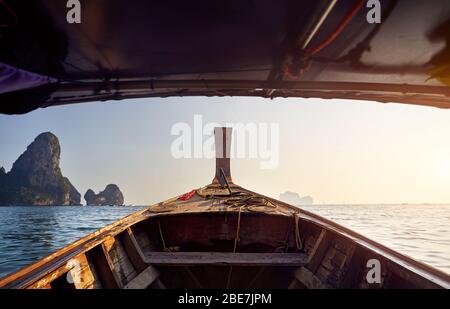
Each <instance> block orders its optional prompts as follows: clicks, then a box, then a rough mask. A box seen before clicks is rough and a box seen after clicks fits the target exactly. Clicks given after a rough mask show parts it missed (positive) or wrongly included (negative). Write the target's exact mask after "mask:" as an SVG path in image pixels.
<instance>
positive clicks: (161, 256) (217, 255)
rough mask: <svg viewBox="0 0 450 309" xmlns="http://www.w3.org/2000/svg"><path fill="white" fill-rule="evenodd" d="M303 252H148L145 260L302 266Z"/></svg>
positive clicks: (303, 261)
mask: <svg viewBox="0 0 450 309" xmlns="http://www.w3.org/2000/svg"><path fill="white" fill-rule="evenodd" d="M307 260H308V257H307V255H306V254H304V253H228V252H226V253H223V252H149V253H147V254H146V255H145V261H146V263H147V264H151V265H176V266H187V265H237V266H275V265H276V266H303V265H306V263H307Z"/></svg>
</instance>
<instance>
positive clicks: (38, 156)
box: [0, 132, 124, 206]
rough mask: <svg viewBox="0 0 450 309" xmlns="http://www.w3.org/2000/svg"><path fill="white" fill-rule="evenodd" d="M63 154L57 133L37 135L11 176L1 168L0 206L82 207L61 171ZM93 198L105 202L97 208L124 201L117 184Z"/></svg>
mask: <svg viewBox="0 0 450 309" xmlns="http://www.w3.org/2000/svg"><path fill="white" fill-rule="evenodd" d="M60 155H61V147H60V144H59V140H58V138H57V137H56V136H55V135H54V134H52V133H50V132H45V133H42V134H40V135H39V136H37V137H36V138H35V140H34V141H33V142H32V143H31V144H30V145H29V146H28V147H27V149H26V150H25V152H24V153H23V154H22V155H21V156H20V157H19V158H18V159H17V160H16V162H14V164H13V166H12V168H11V170H10V171H9V172H8V173H7V172H6V171H5V169H4V168H3V167H0V205H2V206H81V194H80V193H79V192H78V190H77V189H76V188H75V187H74V186H73V185H72V183H71V182H70V180H69V179H68V178H67V177H64V176H63V174H62V172H61V168H60V166H59V164H60ZM91 191H92V190H91ZM88 192H89V191H88ZM92 193H94V192H92ZM89 196H90V195H89ZM94 196H95V199H97V200H98V199H100V200H102V199H104V200H105V201H106V203H98V205H106V204H108V205H123V202H124V199H123V194H122V192H120V190H119V188H118V186H117V185H108V186H107V187H106V189H105V191H103V192H101V193H100V194H99V195H95V193H94Z"/></svg>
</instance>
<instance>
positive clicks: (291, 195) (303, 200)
mask: <svg viewBox="0 0 450 309" xmlns="http://www.w3.org/2000/svg"><path fill="white" fill-rule="evenodd" d="M280 201H283V202H285V203H288V204H290V205H293V206H300V205H312V204H314V200H313V198H312V197H311V196H309V195H307V196H303V197H300V194H298V193H296V192H290V191H286V192H284V193H281V194H280Z"/></svg>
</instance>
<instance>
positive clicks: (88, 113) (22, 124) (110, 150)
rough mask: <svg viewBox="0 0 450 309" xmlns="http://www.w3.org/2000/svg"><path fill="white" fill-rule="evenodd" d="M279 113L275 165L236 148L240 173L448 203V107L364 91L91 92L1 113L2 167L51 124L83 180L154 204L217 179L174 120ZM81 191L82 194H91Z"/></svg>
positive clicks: (273, 185) (349, 192) (323, 200)
mask: <svg viewBox="0 0 450 309" xmlns="http://www.w3.org/2000/svg"><path fill="white" fill-rule="evenodd" d="M195 115H201V116H202V120H203V123H208V122H217V123H219V124H226V123H244V124H247V123H255V124H278V126H279V139H278V148H277V149H278V152H279V160H278V165H277V166H276V167H275V168H272V169H262V168H261V161H262V159H261V158H233V159H232V163H231V172H232V176H233V180H234V182H235V183H237V184H239V185H241V186H244V187H246V188H248V189H251V190H253V191H257V192H259V193H261V194H264V195H268V196H272V197H275V198H278V197H279V194H280V193H283V192H285V191H293V192H297V193H299V194H300V195H301V196H305V195H310V196H312V197H313V199H314V202H315V203H317V204H374V203H386V204H387V203H450V110H442V109H437V108H432V107H422V106H414V105H402V104H381V103H375V102H367V101H343V100H320V99H274V100H268V99H262V98H199V97H192V98H166V99H154V98H153V99H137V100H125V101H112V102H94V103H82V104H75V105H68V106H60V107H50V108H46V109H39V110H36V111H33V112H31V113H28V114H26V115H18V116H6V115H0V166H4V167H5V169H6V170H7V171H8V170H9V169H10V168H11V166H12V164H13V163H14V161H15V160H16V159H17V158H18V157H19V155H20V154H21V153H23V152H24V151H25V149H26V147H27V145H28V144H30V143H31V142H32V141H33V140H34V138H35V137H36V136H37V135H38V134H40V133H42V132H47V131H50V132H52V133H54V134H55V135H56V136H58V138H59V141H60V144H61V169H62V173H63V175H64V176H66V177H68V178H69V179H70V181H71V182H72V184H73V185H74V186H75V187H76V188H77V189H78V191H79V192H80V193H81V194H82V195H84V193H85V192H86V190H87V189H88V188H91V189H93V190H94V191H96V192H98V191H100V190H103V189H104V188H105V186H106V185H107V184H109V183H115V184H117V185H118V186H119V187H120V188H121V190H122V192H123V193H124V196H125V203H126V204H134V205H149V204H153V203H157V202H159V201H162V200H165V199H168V198H171V197H173V196H177V195H179V194H182V193H184V192H188V191H190V190H192V189H194V188H199V187H201V186H204V185H206V184H209V183H210V182H211V180H212V178H213V175H214V169H215V161H214V159H207V158H201V159H195V158H190V159H176V158H174V156H173V153H172V152H171V149H172V148H171V147H172V144H173V143H174V141H175V140H176V138H177V136H173V135H171V130H172V127H173V126H174V124H177V123H187V124H188V125H190V126H192V127H193V125H194V116H195ZM82 202H84V200H83V201H82Z"/></svg>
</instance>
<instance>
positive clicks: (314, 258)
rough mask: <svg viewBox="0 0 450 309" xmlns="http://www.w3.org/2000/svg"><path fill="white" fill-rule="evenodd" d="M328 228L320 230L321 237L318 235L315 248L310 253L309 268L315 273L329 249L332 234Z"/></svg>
mask: <svg viewBox="0 0 450 309" xmlns="http://www.w3.org/2000/svg"><path fill="white" fill-rule="evenodd" d="M328 234H329V233H327V231H326V230H324V229H322V230H321V231H320V234H319V237H317V240H316V243H315V245H314V248H313V249H312V251H311V252H310V253H309V255H308V266H307V267H308V269H309V270H310V271H311V272H312V273H315V272H316V271H317V269H318V268H319V266H320V264H321V263H322V260H323V258H324V256H325V254H326V252H327V250H328V247H329V243H330V236H329V235H328Z"/></svg>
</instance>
